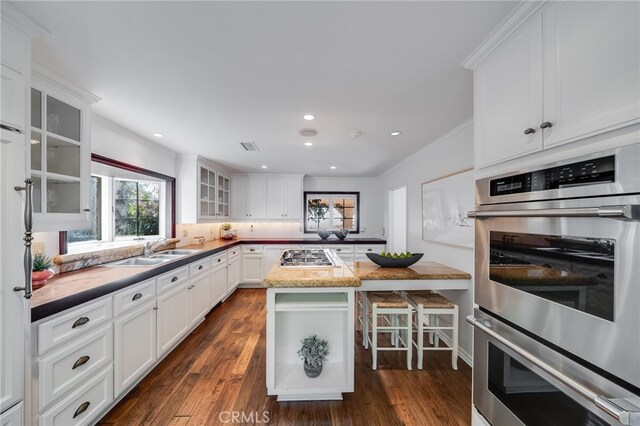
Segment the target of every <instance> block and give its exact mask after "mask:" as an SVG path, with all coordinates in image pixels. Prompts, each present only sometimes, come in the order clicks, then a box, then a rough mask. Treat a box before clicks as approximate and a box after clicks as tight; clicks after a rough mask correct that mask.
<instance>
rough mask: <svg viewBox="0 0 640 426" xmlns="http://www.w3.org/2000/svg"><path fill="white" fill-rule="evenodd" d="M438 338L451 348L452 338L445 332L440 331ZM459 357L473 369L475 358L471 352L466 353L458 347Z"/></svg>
mask: <svg viewBox="0 0 640 426" xmlns="http://www.w3.org/2000/svg"><path fill="white" fill-rule="evenodd" d="M437 333H438V338H439V339H440V340H442V341H443V342H444V344H445V345H447V346H449V347H451V345H452V343H453V342H452V341H451V338H450V337H449V336H448V335H447V334H446V333H445V332H443V331H438V332H437ZM458 356H459V357H460V359H461V360H463V361H464V362H465V363H466V364H467V365H468V366H469V367H471V368H473V357H472V356H471V354H469V352H467V351H465V350H464V349H462V348H461V347H460V345H458Z"/></svg>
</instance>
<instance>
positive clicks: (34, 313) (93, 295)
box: [31, 238, 386, 323]
mask: <svg viewBox="0 0 640 426" xmlns="http://www.w3.org/2000/svg"><path fill="white" fill-rule="evenodd" d="M318 243H322V244H367V243H369V244H386V240H382V239H377V238H358V239H353V240H322V239H319V240H318V239H313V240H312V239H256V240H243V239H239V240H235V241H234V240H230V241H229V243H228V244H227V245H225V246H222V247H216V248H213V249H209V250H203V251H201V252H199V253H194V254H192V255H189V256H185V257H183V258H181V259H176V260H174V261H171V262H167V263H164V264H161V265H158V266H156V267H153V268H152V269H149V270H147V271H144V272H140V273H137V274H133V275H131V276H129V277H127V278H124V279H120V280H116V281H111V282H109V283H107V284H103V285H101V286H98V287H94V288H91V289H88V290H85V291H82V292H80V293H76V294H73V295H70V296H67V297H63V298H61V299H57V300H52V301H50V302H48V303H44V304H42V305H39V306H35V307H33V308H31V322H32V323H33V322H36V321H40V320H42V319H44V318H47V317H50V316H53V315H56V314H58V313H60V312H62V311H66V310H67V309H71V308H73V307H76V306H79V305H82V304H83V303H87V302H90V301H92V300H95V299H98V298H100V297H103V296H106V295H108V294H111V293H114V292H116V291H118V290H122V289H123V288H126V287H129V286H132V285H135V284H138V283H140V282H142V281H144V280H148V279H150V278H154V277H156V276H158V275H162V274H164V273H166V272H169V271H171V270H173V269H176V268H179V267H181V266H184V265H188V264H189V263H192V262H195V261H197V260H200V259H203V258H205V257H209V256H212V255H215V254H217V253H220V252H223V251H227V250H229V249H230V248H233V247H236V246H238V245H242V244H318Z"/></svg>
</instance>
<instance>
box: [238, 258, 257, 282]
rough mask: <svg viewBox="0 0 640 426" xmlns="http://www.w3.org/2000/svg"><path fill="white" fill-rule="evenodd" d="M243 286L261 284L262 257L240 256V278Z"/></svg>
mask: <svg viewBox="0 0 640 426" xmlns="http://www.w3.org/2000/svg"><path fill="white" fill-rule="evenodd" d="M240 281H241V282H242V283H245V284H260V283H261V282H262V255H261V254H243V255H242V278H241V280H240Z"/></svg>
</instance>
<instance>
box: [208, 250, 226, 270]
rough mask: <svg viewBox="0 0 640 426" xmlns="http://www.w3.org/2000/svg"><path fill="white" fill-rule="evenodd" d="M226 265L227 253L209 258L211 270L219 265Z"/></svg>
mask: <svg viewBox="0 0 640 426" xmlns="http://www.w3.org/2000/svg"><path fill="white" fill-rule="evenodd" d="M226 264H227V253H226V252H225V253H222V254H218V255H216V256H212V257H211V267H212V268H217V267H218V266H220V265H225V266H226Z"/></svg>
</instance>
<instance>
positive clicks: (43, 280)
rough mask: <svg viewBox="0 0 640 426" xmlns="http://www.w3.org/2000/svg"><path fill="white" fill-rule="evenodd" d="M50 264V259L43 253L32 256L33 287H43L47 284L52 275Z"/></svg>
mask: <svg viewBox="0 0 640 426" xmlns="http://www.w3.org/2000/svg"><path fill="white" fill-rule="evenodd" d="M52 266H53V264H52V263H51V259H49V258H48V257H47V256H45V255H44V254H36V255H35V256H34V257H33V267H32V268H31V269H32V270H33V272H32V273H31V284H32V286H33V288H34V289H38V288H40V287H44V286H45V285H46V284H47V280H48V279H49V278H51V277H52V276H53V269H51V267H52Z"/></svg>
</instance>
